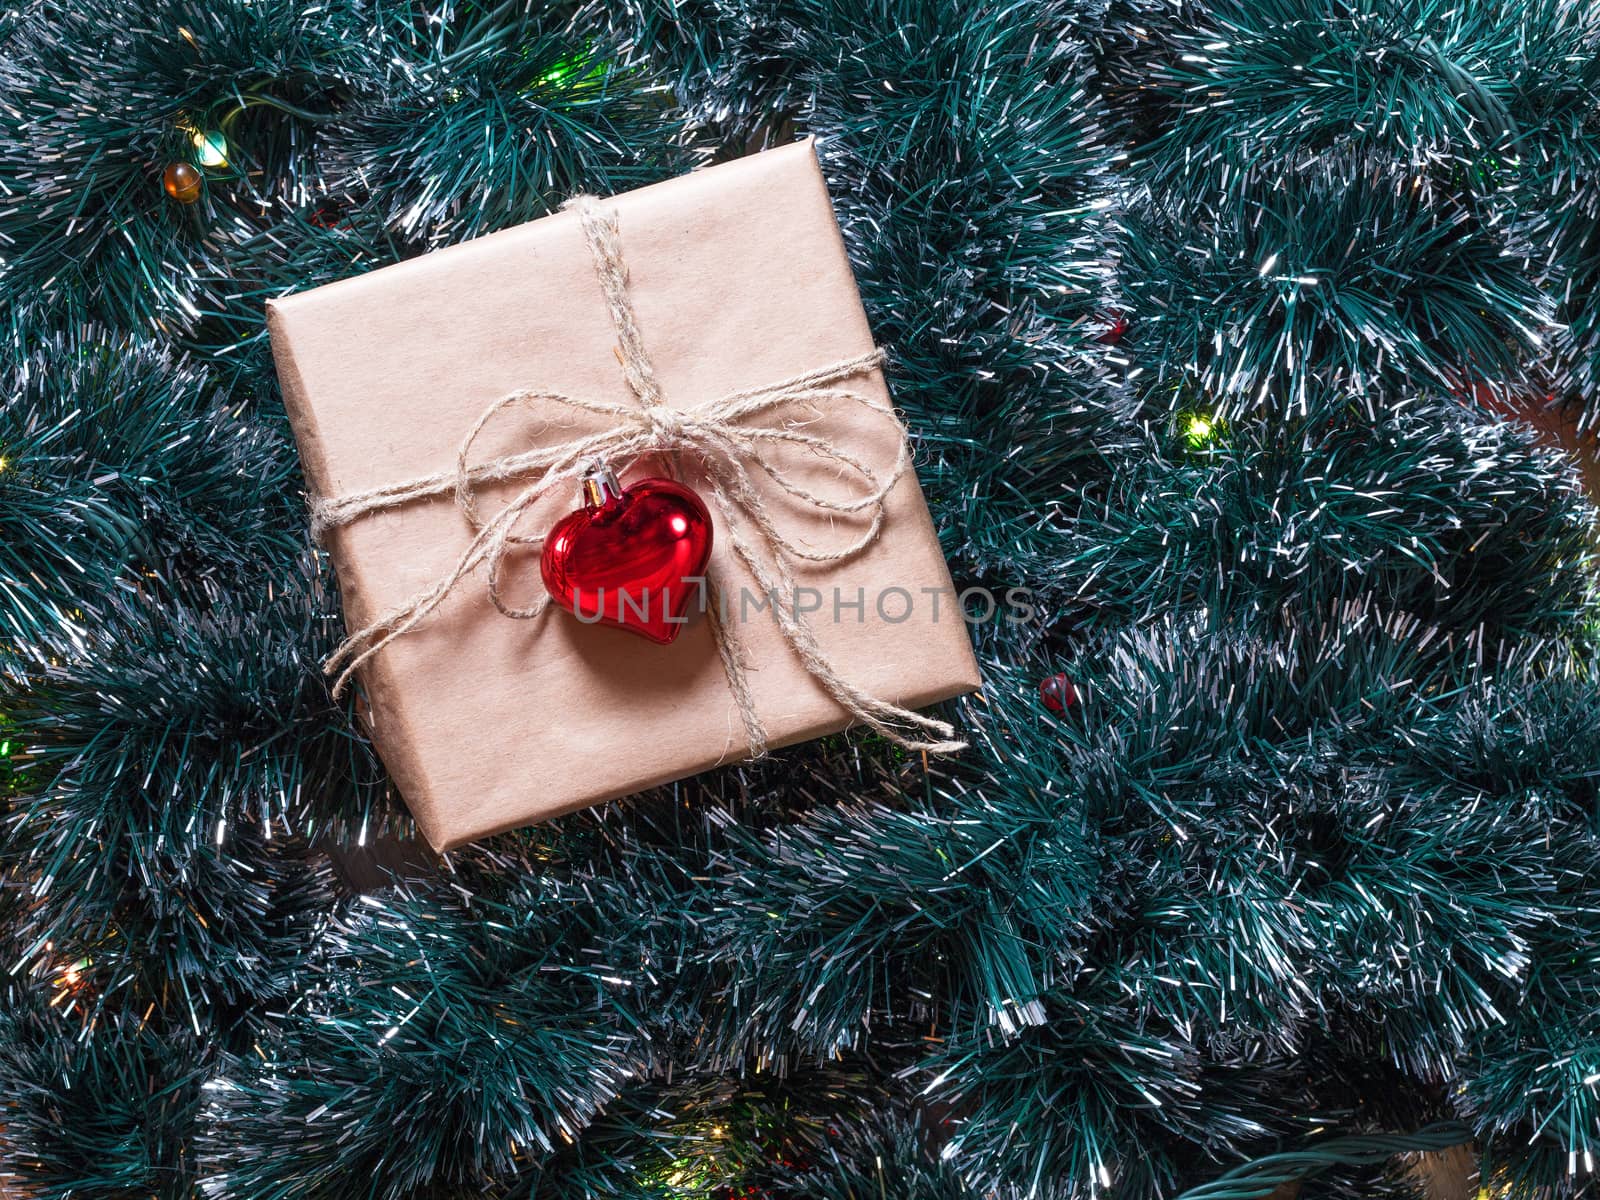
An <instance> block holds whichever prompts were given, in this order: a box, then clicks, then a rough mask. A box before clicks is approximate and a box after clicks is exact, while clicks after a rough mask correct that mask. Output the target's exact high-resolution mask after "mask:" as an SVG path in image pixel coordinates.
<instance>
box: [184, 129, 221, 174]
mask: <svg viewBox="0 0 1600 1200" xmlns="http://www.w3.org/2000/svg"><path fill="white" fill-rule="evenodd" d="M190 141H192V142H193V143H194V157H195V161H196V162H198V163H199V164H200V165H201V166H202V167H225V166H227V165H228V139H227V138H225V137H223V136H222V134H220V133H217V132H215V131H212V132H210V133H208V132H206V131H205V130H203V129H196V130H195V131H194V136H193V137H191V138H190Z"/></svg>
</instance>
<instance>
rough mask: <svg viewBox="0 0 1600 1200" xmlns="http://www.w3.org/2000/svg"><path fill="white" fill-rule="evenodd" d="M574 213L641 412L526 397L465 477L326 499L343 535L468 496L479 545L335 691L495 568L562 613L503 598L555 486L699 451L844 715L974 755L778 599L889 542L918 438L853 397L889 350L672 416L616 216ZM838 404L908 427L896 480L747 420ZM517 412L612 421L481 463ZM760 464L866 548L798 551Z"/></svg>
mask: <svg viewBox="0 0 1600 1200" xmlns="http://www.w3.org/2000/svg"><path fill="white" fill-rule="evenodd" d="M570 206H572V207H575V208H576V209H577V211H578V216H579V220H580V223H581V225H582V228H583V234H584V239H585V241H586V242H587V243H588V246H589V250H590V253H591V255H592V257H593V259H594V266H595V274H596V275H597V276H598V278H599V281H600V285H601V289H602V291H603V292H604V294H605V299H606V307H607V308H608V310H609V311H610V314H611V320H612V324H613V325H615V327H616V330H617V338H618V360H619V362H620V363H621V365H622V373H623V377H624V379H626V381H627V383H628V387H629V389H630V390H631V391H632V392H633V394H634V396H635V397H636V398H637V399H638V401H639V403H638V404H637V405H626V404H612V403H606V402H602V401H596V400H587V399H584V398H582V397H577V396H568V395H565V394H563V393H561V392H551V391H537V390H533V389H519V390H518V391H515V392H512V393H510V394H509V395H506V396H502V397H501V398H500V399H498V400H496V401H494V402H493V403H491V404H490V405H489V406H488V407H487V408H485V409H484V411H483V414H482V415H481V416H479V418H478V420H477V421H476V422H475V423H474V424H473V426H472V429H471V430H470V431H469V432H468V433H467V436H466V437H465V438H464V439H463V440H462V443H461V448H460V451H459V452H458V453H457V455H456V465H455V469H454V470H452V471H441V472H438V473H437V474H433V475H425V476H422V477H420V478H417V479H411V480H407V481H404V482H401V483H395V484H390V485H388V486H385V487H379V488H373V489H371V490H369V491H364V492H355V493H352V494H349V495H345V496H339V497H335V498H329V499H318V500H316V501H314V502H313V505H312V527H313V530H314V532H315V533H316V534H317V535H318V536H319V537H320V536H321V535H322V534H323V533H324V532H326V531H327V530H328V529H330V528H334V527H336V526H341V525H347V524H349V523H350V522H352V521H355V520H357V519H359V518H361V517H364V516H367V515H369V514H371V513H375V512H382V511H384V510H386V509H391V508H398V507H401V506H403V505H407V504H410V503H412V502H414V501H417V500H424V499H429V498H432V497H435V496H442V495H446V494H451V495H453V496H454V498H455V502H456V506H457V507H458V508H459V509H460V510H461V513H462V515H463V516H464V517H465V518H466V519H467V521H468V523H469V524H470V525H471V527H472V529H473V530H474V534H473V538H472V541H471V543H470V544H469V545H468V546H467V548H466V550H465V551H463V552H462V554H461V556H460V558H458V559H457V560H456V563H455V565H454V566H453V567H452V568H451V569H450V571H449V572H448V573H446V574H445V575H444V576H443V577H442V578H441V579H440V580H439V581H438V582H437V583H435V584H434V585H433V586H432V587H429V588H426V589H424V590H423V591H421V592H419V593H417V594H416V595H415V596H413V597H411V599H409V600H407V601H406V602H405V603H403V604H401V605H400V606H399V607H398V608H396V609H393V610H392V611H390V612H388V613H386V614H384V615H383V616H382V617H380V618H378V619H377V620H375V621H373V622H372V623H371V624H370V625H367V626H366V627H365V628H363V629H359V630H357V631H356V632H354V633H352V634H351V635H350V636H349V637H348V638H346V639H345V641H344V642H343V643H342V644H341V645H340V646H339V648H338V649H337V650H335V651H334V653H333V655H332V656H331V657H330V658H329V659H328V661H327V663H326V664H325V665H324V669H325V670H326V672H327V673H328V674H330V675H334V676H335V679H334V685H333V691H334V694H335V695H336V696H337V695H339V694H341V693H342V692H343V691H344V689H345V687H346V686H347V685H348V684H349V682H350V679H351V677H352V676H353V675H354V674H355V673H356V671H357V670H359V669H360V667H361V666H362V664H364V663H365V662H366V661H367V660H368V659H370V658H371V657H372V656H373V655H375V654H377V653H378V652H379V651H381V650H382V649H383V648H384V647H385V646H387V645H388V644H389V643H390V642H392V641H394V640H395V639H396V638H399V637H403V636H404V635H405V634H406V633H408V632H409V631H410V630H412V629H414V628H415V627H416V626H417V625H418V624H419V623H420V622H421V621H423V620H424V619H426V618H427V616H428V615H429V614H430V613H432V612H433V611H434V610H435V609H437V608H438V607H439V606H440V605H441V604H442V603H444V601H445V599H446V598H447V597H448V596H449V595H450V594H451V593H452V592H453V591H454V590H455V589H456V587H457V586H459V585H460V584H461V582H462V581H463V580H464V579H466V578H467V577H468V576H469V575H471V574H472V573H473V572H474V571H476V570H477V569H478V568H479V567H480V566H484V565H485V564H487V567H488V590H489V598H490V600H491V601H492V602H493V604H494V606H495V608H496V609H498V610H499V611H500V612H501V613H503V614H504V615H506V616H508V617H512V618H515V619H530V618H534V617H538V616H540V615H541V614H543V612H544V611H545V609H546V608H547V607H548V606H549V603H550V597H549V596H548V595H547V594H541V595H540V596H539V597H538V599H536V600H535V601H534V602H533V603H532V604H530V605H528V606H526V607H523V608H516V607H513V606H511V605H509V604H507V603H506V600H505V598H504V596H503V595H502V593H501V578H502V572H503V567H504V565H505V560H506V556H507V555H508V554H510V553H511V552H512V551H513V550H517V549H521V550H530V549H534V548H537V547H540V546H542V545H543V543H544V540H545V537H546V535H547V534H548V530H546V531H542V532H540V533H537V534H528V533H519V532H517V530H518V527H519V525H520V523H521V522H522V520H523V518H524V517H525V516H526V515H527V514H528V512H529V510H530V509H532V508H533V506H534V505H535V504H537V503H538V502H539V501H540V500H541V499H543V498H544V497H545V496H546V495H548V494H549V493H550V492H552V491H554V490H555V489H556V488H558V487H561V486H563V485H567V486H570V485H572V484H574V483H576V481H577V480H578V478H579V477H580V476H581V475H582V474H583V473H584V472H585V471H586V470H587V469H588V466H589V464H590V463H591V462H592V460H594V459H595V458H603V459H607V460H610V461H612V462H614V463H618V464H623V465H621V466H619V469H626V464H629V463H631V462H633V461H636V460H637V459H639V458H641V457H643V456H646V455H664V456H666V457H667V459H668V461H676V459H677V457H678V456H679V455H680V454H687V455H689V456H691V457H692V458H693V460H694V462H695V464H696V465H697V466H698V467H699V468H700V470H701V471H702V472H703V473H704V475H705V479H706V482H707V483H708V485H709V487H710V492H711V501H712V503H713V504H714V505H715V506H716V508H717V511H718V512H720V513H721V514H722V525H723V529H724V531H725V536H726V537H727V538H728V540H729V542H730V543H731V544H732V546H733V550H734V553H735V554H736V555H737V556H738V558H739V560H740V561H741V562H743V563H744V565H745V566H746V567H747V568H748V569H749V571H750V573H751V575H753V576H754V577H755V580H756V582H757V583H758V584H759V585H760V587H761V589H762V591H763V592H764V593H765V595H767V596H769V597H773V598H774V599H773V603H772V604H771V606H770V607H771V611H772V614H773V616H774V619H775V620H776V621H777V623H778V627H779V629H780V631H781V632H782V634H783V638H784V641H785V642H786V643H787V644H788V646H789V648H790V649H791V650H792V651H793V652H794V653H795V655H796V656H797V657H798V658H799V659H800V661H801V663H802V664H803V665H804V666H805V668H806V670H807V671H808V672H809V673H810V674H811V675H812V676H813V677H814V678H815V679H816V680H817V681H818V682H819V683H820V684H821V685H822V686H823V688H824V689H825V690H826V691H827V693H828V694H829V695H830V696H831V697H833V699H834V700H835V701H837V702H838V704H839V705H840V707H842V708H843V709H845V711H847V712H848V713H849V714H850V715H851V716H852V717H854V718H855V719H856V720H857V721H859V722H861V723H862V724H864V725H867V726H869V727H870V728H872V729H874V730H876V731H877V732H878V733H880V734H881V735H883V737H885V738H886V739H888V740H889V741H891V742H894V743H895V744H896V745H899V746H902V747H904V748H906V749H908V750H923V751H933V752H937V753H944V752H948V751H953V750H960V749H962V748H963V747H964V746H965V744H966V743H964V742H962V741H959V740H957V739H956V738H955V731H954V729H952V728H951V726H950V725H949V724H948V723H946V722H944V721H940V720H937V719H936V718H933V717H929V716H925V715H923V714H922V713H918V712H913V711H912V710H910V709H907V708H902V707H900V706H899V705H897V704H891V703H889V702H888V701H886V700H881V699H879V698H878V697H876V696H873V695H870V694H869V693H867V692H864V691H862V690H861V689H860V688H858V687H856V686H854V685H853V684H851V683H850V682H849V681H847V680H846V679H844V678H843V677H842V676H840V674H839V673H838V671H837V670H835V668H834V667H833V664H832V663H831V662H830V661H829V660H828V657H827V655H826V654H825V653H824V652H823V649H822V647H821V645H820V644H819V643H818V641H817V638H816V634H815V632H814V631H813V630H812V628H811V625H810V623H809V622H808V621H807V620H806V618H805V614H804V613H803V612H801V611H799V608H798V605H785V604H783V603H782V602H781V599H779V598H780V597H783V596H794V595H795V593H796V588H795V581H794V576H793V572H792V571H791V569H790V566H789V563H790V561H791V560H800V561H806V562H822V563H827V562H840V561H842V560H845V559H848V558H851V557H853V556H854V555H856V554H858V553H860V552H861V551H862V550H864V549H866V548H867V547H868V546H870V545H871V544H872V543H873V542H875V541H876V540H877V538H878V535H879V534H880V533H881V532H882V530H883V524H884V519H885V515H886V512H887V500H888V496H889V493H890V492H891V491H892V490H893V489H894V487H895V485H896V484H897V483H898V482H899V481H900V478H901V477H902V476H903V475H904V474H905V473H906V471H907V470H908V469H909V467H910V457H909V454H908V452H907V449H906V444H905V437H904V431H903V430H902V429H901V427H900V423H899V419H898V418H897V417H896V416H895V413H894V410H893V409H892V408H890V407H889V406H888V405H887V404H884V403H882V402H880V401H878V400H875V399H873V398H872V397H870V396H867V395H863V394H862V393H860V392H857V391H854V390H852V389H850V388H848V387H841V386H839V385H841V384H843V383H844V382H845V381H847V380H850V379H852V378H854V377H857V376H860V375H862V374H864V373H865V372H867V371H870V370H871V369H872V368H874V367H876V366H878V365H879V364H880V363H882V361H883V353H882V351H880V350H873V351H872V352H870V353H868V354H861V355H858V356H856V357H855V358H849V359H844V360H842V361H839V362H835V363H832V364H830V365H828V366H824V367H820V368H818V369H817V370H814V371H808V372H806V373H805V374H803V375H796V376H794V377H793V378H791V379H785V380H782V381H780V382H778V383H775V384H771V385H769V386H766V387H760V388H753V389H750V390H748V391H742V392H734V393H732V394H730V395H727V396H723V397H722V398H720V399H719V400H717V401H715V402H713V403H711V404H709V405H706V406H705V407H704V408H701V409H698V410H696V411H694V412H686V411H683V410H681V409H677V408H673V407H671V406H670V405H668V404H666V403H665V402H664V401H663V399H662V395H661V388H660V386H659V384H658V383H657V381H656V375H655V369H654V368H653V367H652V365H651V363H650V358H649V356H648V355H647V354H646V352H645V348H644V339H643V338H642V337H641V335H640V333H639V326H638V321H637V319H636V317H635V315H634V311H633V304H632V302H631V300H630V299H629V297H628V291H627V268H626V265H625V264H624V262H623V258H622V244H621V239H620V236H619V233H618V229H617V219H616V215H615V213H614V212H613V211H611V210H609V209H607V208H605V207H603V206H602V205H601V204H600V203H599V202H598V201H597V200H595V199H594V197H592V196H580V197H577V198H576V199H574V200H573V201H571V202H570ZM830 402H831V403H846V404H856V405H860V406H862V407H864V408H867V409H870V410H871V411H873V412H875V413H877V414H879V415H881V416H882V417H883V418H884V419H885V420H887V421H889V422H890V423H891V424H893V426H894V428H895V431H896V435H897V441H898V444H899V454H898V456H897V458H896V461H895V464H894V467H893V469H892V470H891V471H890V472H889V473H888V474H887V475H886V476H884V477H883V478H882V479H880V478H879V477H878V475H877V473H876V472H874V471H873V469H872V468H871V467H870V466H868V465H867V464H866V463H864V462H862V461H861V460H860V459H859V458H857V457H856V456H854V455H853V454H851V453H850V452H849V451H847V450H844V449H842V448H841V447H839V446H837V445H835V444H833V443H832V442H830V441H828V440H827V439H826V438H822V437H818V436H816V435H815V434H810V433H806V432H803V431H802V430H799V429H795V428H791V427H787V426H783V427H776V428H774V427H772V426H768V425H760V424H755V425H746V424H744V423H743V422H744V421H745V420H746V419H747V418H750V417H762V416H767V415H769V414H771V413H773V412H774V411H775V410H779V409H786V408H792V407H796V406H803V405H821V404H826V403H830ZM517 404H530V405H538V404H546V405H552V406H555V407H557V408H564V409H568V410H571V411H575V412H579V413H589V414H593V415H595V416H599V417H603V418H606V419H607V420H608V421H609V422H610V425H609V427H608V428H606V429H604V430H602V431H600V432H597V433H591V434H584V435H581V436H578V437H575V438H572V439H571V440H569V441H566V442H563V443H561V444H559V445H554V446H545V447H540V448H537V449H534V450H527V451H523V452H521V453H517V454H509V455H506V456H504V457H500V458H495V459H490V460H488V461H486V462H476V461H474V460H473V457H472V450H473V446H474V445H475V444H476V442H477V440H478V438H479V436H480V435H481V434H482V433H483V431H484V429H485V427H487V426H488V425H489V424H490V422H491V421H493V420H494V419H495V418H496V417H497V416H498V415H499V414H500V413H502V412H503V411H505V410H506V409H507V408H510V407H512V406H513V405H517ZM778 447H794V448H799V449H802V450H805V451H809V452H810V453H812V454H815V455H817V456H818V457H820V458H821V459H823V460H824V461H826V462H831V463H833V464H835V465H836V466H838V467H839V468H841V470H842V472H843V473H844V474H846V475H847V476H853V477H854V480H855V484H856V493H855V494H854V495H850V496H847V497H845V498H836V497H831V496H822V495H818V494H817V493H815V492H813V491H811V490H810V489H808V488H805V487H803V486H801V485H800V484H798V483H796V482H795V481H794V480H793V479H791V478H790V477H789V476H788V475H786V474H785V473H784V472H783V471H782V470H781V469H780V468H779V467H778V465H777V464H775V463H774V462H773V459H772V456H771V453H770V452H771V451H772V450H775V449H777V448H778ZM752 466H753V467H755V468H757V469H759V470H760V471H762V472H763V473H764V474H765V475H767V476H768V477H770V478H771V479H772V480H773V482H774V483H776V484H777V486H778V487H779V488H781V489H782V490H783V491H784V492H786V493H787V494H788V495H790V496H791V497H793V498H795V499H796V500H799V501H801V502H802V503H804V504H807V505H809V506H811V507H812V508H814V509H819V510H821V511H824V512H828V513H837V514H840V515H854V514H865V515H866V517H867V518H868V519H867V526H866V528H865V529H864V530H863V531H862V532H861V534H860V536H858V537H857V538H856V539H855V540H853V541H851V542H850V543H849V544H848V545H845V546H841V547H839V548H837V549H823V550H813V549H808V548H806V547H804V546H801V545H798V544H796V543H795V542H794V541H792V540H791V539H790V538H788V537H787V536H785V535H784V534H783V533H782V532H781V531H780V530H779V529H778V528H777V526H776V525H775V524H774V523H773V520H772V517H771V515H770V514H769V513H768V511H767V507H766V503H765V501H764V500H763V499H762V496H761V493H760V491H759V489H757V487H756V486H755V483H754V481H753V480H752V478H751V474H750V468H751V467H752ZM530 476H531V477H532V479H531V482H529V483H527V484H526V485H525V486H524V487H523V488H522V490H521V491H519V492H517V493H516V494H515V496H513V497H512V499H511V500H510V501H509V502H508V503H507V504H506V505H505V506H504V507H502V508H501V509H500V510H499V511H498V512H496V513H494V514H493V515H492V516H490V517H488V518H487V519H484V517H483V516H482V514H481V513H480V511H479V506H478V492H479V490H480V489H481V488H482V487H484V486H485V485H489V484H497V483H505V482H509V481H512V480H522V479H526V478H528V477H530ZM709 582H710V586H711V590H712V593H713V602H712V603H710V604H708V605H707V606H706V614H707V620H708V621H709V623H710V625H711V628H712V633H713V635H714V638H715V640H716V644H717V652H718V655H719V656H720V658H721V660H722V666H723V670H724V672H725V673H726V675H727V677H728V686H729V689H730V690H731V691H732V693H733V698H734V702H735V705H736V706H737V707H738V710H739V715H740V719H741V721H742V722H743V724H744V728H745V734H746V737H747V739H748V740H749V743H750V753H751V756H752V757H759V756H761V755H762V754H764V753H765V752H766V749H767V734H766V730H765V729H764V728H763V726H762V724H761V719H760V716H759V714H758V713H757V712H756V708H755V701H754V699H753V698H752V696H751V694H750V687H749V681H748V679H747V677H746V674H745V659H744V654H743V652H742V650H741V648H740V646H739V645H738V643H737V640H736V639H735V637H734V634H733V631H732V630H731V629H729V628H728V626H727V623H726V622H724V621H723V620H722V619H721V618H720V616H719V609H720V602H719V601H717V599H716V596H718V595H719V594H720V593H719V592H718V589H717V586H716V582H715V581H714V580H712V581H709Z"/></svg>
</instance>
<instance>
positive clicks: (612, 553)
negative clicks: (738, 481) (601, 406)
mask: <svg viewBox="0 0 1600 1200" xmlns="http://www.w3.org/2000/svg"><path fill="white" fill-rule="evenodd" d="M585 490H586V500H585V504H584V507H582V508H581V509H579V510H578V511H577V512H575V513H571V514H569V515H568V516H565V517H563V518H562V519H561V520H560V521H558V522H557V523H556V526H555V528H554V529H552V530H551V531H550V536H549V537H548V538H547V539H546V540H545V544H544V554H543V556H542V558H541V559H540V564H539V566H540V570H541V572H542V574H543V575H544V586H545V589H546V590H547V591H548V592H549V593H550V597H551V599H553V600H554V601H555V602H556V603H557V604H559V605H561V607H563V608H565V609H567V610H568V611H569V612H571V613H573V614H574V615H575V616H576V617H577V618H578V619H579V620H580V621H583V622H584V623H586V624H590V625H613V626H615V627H617V628H618V629H627V630H630V631H631V632H633V633H637V634H639V635H640V636H641V637H647V638H649V639H650V640H651V641H652V642H660V643H661V644H662V645H666V644H667V643H669V642H671V641H672V640H673V639H674V638H676V637H677V636H678V633H679V631H680V630H681V629H682V628H683V626H684V624H685V621H686V616H685V614H686V613H687V612H688V611H689V606H690V605H691V604H692V603H694V602H695V601H697V600H698V599H699V598H700V597H701V596H702V594H703V592H704V584H703V582H702V581H701V579H702V577H703V575H704V572H705V568H706V563H707V561H709V560H710V558H711V514H710V513H709V512H707V511H706V506H705V503H704V502H703V501H702V500H701V499H700V497H699V496H696V495H695V494H694V493H693V492H692V491H690V490H689V489H688V488H686V487H684V486H683V485H682V484H681V483H676V482H674V481H673V480H671V479H641V480H640V481H639V482H638V483H635V484H633V485H631V486H629V487H626V488H622V489H621V490H617V489H616V482H615V477H609V476H608V477H604V478H601V479H600V481H599V482H598V483H597V482H595V481H592V480H586V481H585Z"/></svg>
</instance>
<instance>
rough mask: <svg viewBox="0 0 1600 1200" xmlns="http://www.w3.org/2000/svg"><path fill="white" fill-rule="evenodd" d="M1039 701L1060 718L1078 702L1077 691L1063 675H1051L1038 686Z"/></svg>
mask: <svg viewBox="0 0 1600 1200" xmlns="http://www.w3.org/2000/svg"><path fill="white" fill-rule="evenodd" d="M1039 699H1040V700H1042V701H1044V706H1045V707H1046V708H1048V709H1049V710H1050V711H1051V712H1053V713H1055V714H1056V715H1057V716H1062V715H1064V714H1065V713H1066V711H1067V709H1069V708H1071V707H1072V706H1073V705H1074V704H1076V703H1077V702H1078V689H1077V688H1075V687H1073V686H1072V680H1070V679H1068V678H1067V677H1066V676H1065V675H1052V676H1050V678H1048V679H1046V680H1045V681H1044V682H1042V683H1041V684H1040V685H1039Z"/></svg>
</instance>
